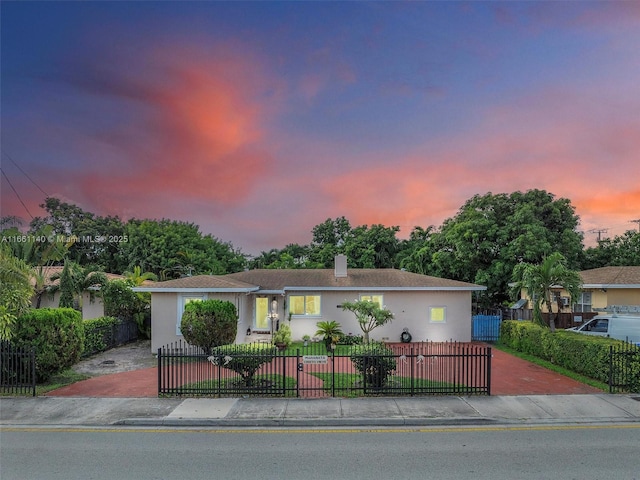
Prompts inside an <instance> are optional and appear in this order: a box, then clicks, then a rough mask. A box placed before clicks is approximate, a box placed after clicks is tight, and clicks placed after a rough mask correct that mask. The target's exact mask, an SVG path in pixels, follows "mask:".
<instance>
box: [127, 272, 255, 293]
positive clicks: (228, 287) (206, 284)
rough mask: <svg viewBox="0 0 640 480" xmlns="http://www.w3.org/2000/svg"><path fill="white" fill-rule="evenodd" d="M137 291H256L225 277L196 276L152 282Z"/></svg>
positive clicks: (249, 286)
mask: <svg viewBox="0 0 640 480" xmlns="http://www.w3.org/2000/svg"><path fill="white" fill-rule="evenodd" d="M135 290H136V291H141V292H146V291H154V292H156V291H167V292H169V291H178V290H207V291H235V292H239V291H240V292H249V291H252V290H256V286H255V285H251V284H248V283H245V282H242V281H239V280H235V279H233V278H228V277H227V276H225V275H196V276H193V277H184V278H177V279H175V280H167V281H164V282H152V283H148V284H145V285H143V286H142V287H137V288H135Z"/></svg>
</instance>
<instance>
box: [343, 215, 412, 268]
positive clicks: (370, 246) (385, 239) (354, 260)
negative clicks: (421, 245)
mask: <svg viewBox="0 0 640 480" xmlns="http://www.w3.org/2000/svg"><path fill="white" fill-rule="evenodd" d="M399 231H400V227H398V226H392V227H385V226H384V225H380V224H378V225H371V226H370V227H369V226H367V225H361V226H359V227H356V228H353V229H352V230H351V232H349V234H348V235H347V237H346V240H345V245H344V253H345V254H346V255H347V258H348V259H349V264H350V265H351V266H352V267H354V268H393V267H394V266H395V258H396V254H397V253H398V249H399V245H400V242H399V241H398V239H397V238H396V234H397V233H398V232H399Z"/></svg>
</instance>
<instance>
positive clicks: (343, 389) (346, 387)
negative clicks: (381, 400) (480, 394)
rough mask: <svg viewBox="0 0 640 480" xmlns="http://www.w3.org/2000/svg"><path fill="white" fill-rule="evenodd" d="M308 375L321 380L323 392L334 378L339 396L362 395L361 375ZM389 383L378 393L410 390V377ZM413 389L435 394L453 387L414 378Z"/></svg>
mask: <svg viewBox="0 0 640 480" xmlns="http://www.w3.org/2000/svg"><path fill="white" fill-rule="evenodd" d="M309 375H313V376H314V377H317V378H319V379H320V380H322V381H323V382H324V390H325V391H327V392H330V391H331V388H332V381H333V379H334V378H335V384H336V392H339V393H340V394H341V395H344V396H347V397H360V396H363V395H364V392H363V388H362V375H360V374H358V373H335V374H333V375H332V374H331V373H330V372H328V373H325V372H310V373H309ZM389 382H390V383H389V388H388V389H387V390H386V391H385V388H382V389H381V391H380V393H389V394H393V393H398V391H397V390H398V389H403V390H406V391H407V392H408V391H410V389H411V377H397V376H393V377H390V378H389ZM413 387H414V389H416V390H429V391H434V392H437V391H438V390H440V389H442V390H447V391H448V390H450V389H451V388H452V387H453V384H450V383H446V382H435V381H432V380H426V379H422V378H415V379H413ZM373 391H374V389H373V388H367V392H368V393H371V392H373Z"/></svg>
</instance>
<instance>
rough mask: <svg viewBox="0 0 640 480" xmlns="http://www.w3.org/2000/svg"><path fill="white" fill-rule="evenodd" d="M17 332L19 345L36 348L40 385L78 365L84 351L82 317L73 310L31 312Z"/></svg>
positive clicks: (43, 309)
mask: <svg viewBox="0 0 640 480" xmlns="http://www.w3.org/2000/svg"><path fill="white" fill-rule="evenodd" d="M13 332H14V336H13V338H12V342H13V343H14V344H15V345H16V346H18V347H31V348H34V349H35V352H36V379H37V381H38V382H43V381H46V380H48V379H49V378H50V377H51V376H52V375H54V374H55V373H58V372H59V371H61V370H64V369H65V368H68V367H70V366H72V365H74V364H75V363H77V362H78V361H79V360H80V357H81V355H82V351H83V349H84V326H83V324H82V316H81V314H80V312H78V311H76V310H74V309H72V308H38V309H32V310H29V311H28V312H27V313H25V314H23V315H21V316H20V317H19V318H18V320H17V321H16V323H15V325H14V328H13Z"/></svg>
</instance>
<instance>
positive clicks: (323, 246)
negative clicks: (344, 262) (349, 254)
mask: <svg viewBox="0 0 640 480" xmlns="http://www.w3.org/2000/svg"><path fill="white" fill-rule="evenodd" d="M350 232H351V224H350V223H349V220H347V219H346V218H345V217H338V218H336V219H335V220H332V219H330V218H328V219H327V220H325V221H324V222H323V223H321V224H319V225H316V226H315V227H313V229H312V231H311V233H312V235H313V240H312V241H311V246H310V248H311V252H310V257H311V261H312V262H314V263H317V264H318V265H321V267H320V268H332V267H333V263H334V259H335V256H336V255H338V254H342V253H345V252H344V248H345V244H346V241H347V237H348V235H349V234H350Z"/></svg>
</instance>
